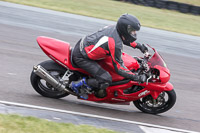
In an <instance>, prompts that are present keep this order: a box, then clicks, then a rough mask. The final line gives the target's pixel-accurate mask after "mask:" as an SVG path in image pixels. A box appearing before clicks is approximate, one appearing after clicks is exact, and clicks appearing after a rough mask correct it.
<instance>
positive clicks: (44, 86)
mask: <svg viewBox="0 0 200 133" xmlns="http://www.w3.org/2000/svg"><path fill="white" fill-rule="evenodd" d="M39 65H41V66H42V67H43V68H45V69H46V70H47V71H48V72H49V73H50V74H51V75H53V76H54V77H56V78H61V77H62V76H63V75H64V73H65V71H66V69H65V68H63V67H62V66H60V65H58V64H57V63H55V62H54V61H52V60H48V61H44V62H42V63H40V64H39ZM30 81H31V84H32V86H33V88H34V89H35V91H36V92H38V93H39V94H40V95H42V96H44V97H49V98H56V99H58V98H62V97H65V96H68V95H69V94H68V93H67V92H65V91H59V90H57V89H55V88H53V87H52V86H51V85H50V84H49V83H48V82H46V81H45V80H43V79H41V78H40V77H39V76H38V75H36V74H35V73H34V72H33V71H32V73H31V76H30Z"/></svg>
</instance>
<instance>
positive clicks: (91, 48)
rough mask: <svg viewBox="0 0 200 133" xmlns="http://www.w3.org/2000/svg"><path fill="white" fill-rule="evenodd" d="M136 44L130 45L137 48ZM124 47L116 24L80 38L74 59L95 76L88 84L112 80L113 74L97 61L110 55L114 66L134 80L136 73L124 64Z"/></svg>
mask: <svg viewBox="0 0 200 133" xmlns="http://www.w3.org/2000/svg"><path fill="white" fill-rule="evenodd" d="M136 45H137V43H135V42H133V43H131V44H130V45H129V46H132V47H134V48H135V47H136ZM122 49H123V42H122V39H121V37H120V36H119V34H118V31H117V29H116V26H115V25H112V26H107V27H104V28H102V29H100V30H99V31H97V32H95V33H93V34H91V35H87V36H86V37H84V38H82V39H81V40H79V42H78V43H77V44H76V46H75V48H74V50H73V53H72V59H73V62H74V63H75V64H76V65H77V66H78V67H80V68H82V69H84V70H85V71H87V72H88V73H90V74H91V75H92V76H93V77H94V80H88V85H89V86H91V87H99V85H100V84H104V83H108V84H110V83H111V82H112V77H111V75H110V74H109V73H108V72H107V71H105V70H104V69H103V68H102V67H101V66H100V65H99V64H98V63H97V62H96V60H101V59H104V58H106V57H108V56H111V58H112V61H113V65H114V68H115V70H116V72H117V73H118V74H119V75H121V76H123V77H125V78H127V79H132V80H134V79H135V74H134V73H132V72H131V71H129V69H127V68H126V67H125V66H124V63H123V60H122Z"/></svg>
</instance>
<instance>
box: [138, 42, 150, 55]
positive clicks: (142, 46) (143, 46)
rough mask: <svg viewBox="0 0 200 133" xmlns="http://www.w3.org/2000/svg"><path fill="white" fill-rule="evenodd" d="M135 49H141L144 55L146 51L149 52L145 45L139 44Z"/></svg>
mask: <svg viewBox="0 0 200 133" xmlns="http://www.w3.org/2000/svg"><path fill="white" fill-rule="evenodd" d="M135 48H137V49H139V50H140V51H141V52H142V53H145V52H146V51H148V48H147V47H146V46H145V45H144V44H140V43H137V45H136V47H135Z"/></svg>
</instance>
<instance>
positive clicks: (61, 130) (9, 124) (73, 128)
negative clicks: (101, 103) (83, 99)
mask: <svg viewBox="0 0 200 133" xmlns="http://www.w3.org/2000/svg"><path fill="white" fill-rule="evenodd" d="M0 133H116V132H114V131H111V130H108V129H98V128H95V127H92V126H87V125H74V124H68V123H67V124H66V123H56V122H51V121H47V120H42V119H38V118H34V117H22V116H19V115H3V114H0Z"/></svg>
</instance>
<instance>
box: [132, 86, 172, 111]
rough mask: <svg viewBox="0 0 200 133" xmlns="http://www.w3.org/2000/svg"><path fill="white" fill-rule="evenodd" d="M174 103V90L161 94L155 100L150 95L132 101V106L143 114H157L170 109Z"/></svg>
mask: <svg viewBox="0 0 200 133" xmlns="http://www.w3.org/2000/svg"><path fill="white" fill-rule="evenodd" d="M175 102H176V93H175V91H174V90H171V91H164V92H162V93H161V94H160V95H159V96H158V98H157V99H153V97H152V96H151V95H148V96H146V97H143V98H140V99H139V100H137V101H133V103H134V105H135V106H136V107H137V108H138V109H139V110H141V111H142V112H144V113H149V114H159V113H163V112H166V111H168V110H169V109H171V108H172V107H173V106H174V104H175Z"/></svg>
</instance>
